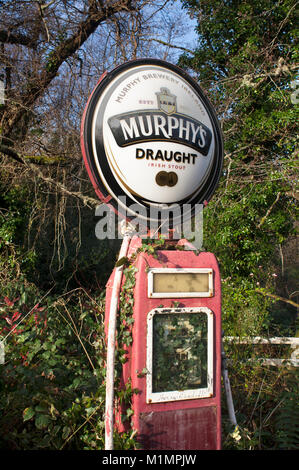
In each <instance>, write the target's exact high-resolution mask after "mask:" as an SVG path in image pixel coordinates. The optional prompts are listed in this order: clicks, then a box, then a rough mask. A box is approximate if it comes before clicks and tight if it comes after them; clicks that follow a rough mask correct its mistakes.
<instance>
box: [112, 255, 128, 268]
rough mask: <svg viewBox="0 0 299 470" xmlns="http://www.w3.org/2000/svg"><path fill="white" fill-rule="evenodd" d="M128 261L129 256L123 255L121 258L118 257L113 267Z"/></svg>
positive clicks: (125, 263) (126, 263)
mask: <svg viewBox="0 0 299 470" xmlns="http://www.w3.org/2000/svg"><path fill="white" fill-rule="evenodd" d="M129 263H130V261H129V258H127V257H126V256H123V257H122V258H120V259H119V260H118V261H117V262H116V263H115V267H119V266H123V265H127V266H128V264H129Z"/></svg>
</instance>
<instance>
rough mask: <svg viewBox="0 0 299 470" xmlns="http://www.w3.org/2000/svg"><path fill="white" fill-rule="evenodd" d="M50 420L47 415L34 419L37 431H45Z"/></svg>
mask: <svg viewBox="0 0 299 470" xmlns="http://www.w3.org/2000/svg"><path fill="white" fill-rule="evenodd" d="M50 421H51V419H50V417H49V416H48V415H38V416H37V417H36V418H35V426H36V427H37V429H45V428H46V427H47V426H48V424H49V423H50Z"/></svg>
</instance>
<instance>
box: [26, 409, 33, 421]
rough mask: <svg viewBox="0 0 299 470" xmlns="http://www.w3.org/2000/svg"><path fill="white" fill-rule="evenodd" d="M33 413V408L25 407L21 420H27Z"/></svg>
mask: <svg viewBox="0 0 299 470" xmlns="http://www.w3.org/2000/svg"><path fill="white" fill-rule="evenodd" d="M34 415H35V411H34V409H33V408H30V407H28V408H25V410H24V411H23V421H29V419H31V418H32V417H33V416H34Z"/></svg>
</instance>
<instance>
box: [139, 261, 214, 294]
mask: <svg viewBox="0 0 299 470" xmlns="http://www.w3.org/2000/svg"><path fill="white" fill-rule="evenodd" d="M155 273H174V274H178V273H207V274H209V290H208V291H207V292H154V274H155ZM147 293H148V297H149V298H154V299H155V298H160V299H161V298H185V297H186V298H187V297H212V296H213V295H214V289H213V269H211V268H150V269H149V271H148V291H147Z"/></svg>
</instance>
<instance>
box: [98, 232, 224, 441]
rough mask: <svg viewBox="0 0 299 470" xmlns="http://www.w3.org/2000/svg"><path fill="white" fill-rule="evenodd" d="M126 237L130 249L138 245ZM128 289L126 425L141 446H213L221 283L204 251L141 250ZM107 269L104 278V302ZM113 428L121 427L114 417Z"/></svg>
mask: <svg viewBox="0 0 299 470" xmlns="http://www.w3.org/2000/svg"><path fill="white" fill-rule="evenodd" d="M138 244H139V240H133V241H132V242H131V246H130V249H129V253H130V254H131V253H132V252H134V250H136V248H137V247H138ZM134 266H135V267H136V268H137V272H136V284H135V289H134V299H135V303H134V308H133V319H134V324H133V332H132V335H133V342H132V346H131V347H130V349H129V351H128V361H127V362H126V363H125V364H124V366H123V380H124V383H126V382H127V380H128V379H129V378H130V379H131V383H132V387H133V388H134V389H138V390H139V392H138V393H137V394H134V395H133V403H132V404H133V410H134V415H133V418H132V424H133V428H134V429H136V430H137V431H138V434H137V439H138V441H139V442H140V444H141V446H142V448H144V449H164V450H168V449H172V450H173V449H177V450H182V449H183V450H193V449H199V450H200V449H220V446H221V408H220V380H221V286H220V274H219V268H218V264H217V261H216V259H215V256H214V255H213V254H212V253H206V252H202V253H200V254H198V255H197V254H195V252H194V251H178V250H159V251H157V252H156V254H155V257H154V256H152V255H148V254H145V253H142V255H139V256H138V257H137V260H136V262H135V264H134ZM112 285H113V275H112V277H111V278H110V280H109V282H108V284H107V296H106V302H107V303H106V312H107V320H108V321H109V309H110V301H111V292H112ZM117 425H118V427H119V429H120V430H122V429H124V428H123V427H122V425H121V423H120V422H118V421H117Z"/></svg>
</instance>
